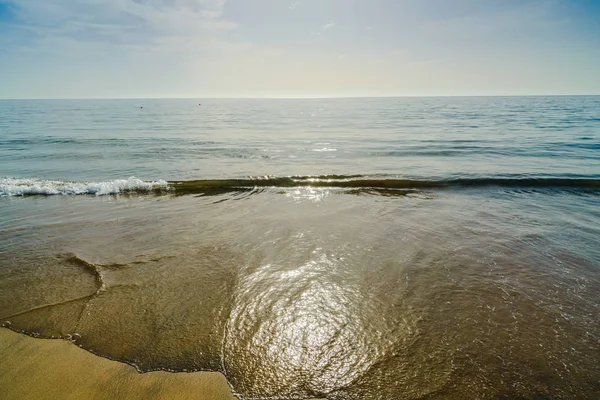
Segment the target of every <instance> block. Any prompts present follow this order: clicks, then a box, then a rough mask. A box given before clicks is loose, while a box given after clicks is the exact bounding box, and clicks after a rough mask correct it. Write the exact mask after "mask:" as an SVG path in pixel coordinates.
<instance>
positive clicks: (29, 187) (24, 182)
mask: <svg viewBox="0 0 600 400" xmlns="http://www.w3.org/2000/svg"><path fill="white" fill-rule="evenodd" d="M167 189H168V184H167V182H166V181H164V180H159V181H142V180H141V179H137V178H135V177H133V176H132V177H131V178H129V179H116V180H113V181H106V182H68V181H50V180H43V179H19V178H0V196H3V197H5V196H33V195H46V196H48V195H57V194H62V195H78V194H93V195H96V196H102V195H108V194H119V193H126V192H133V191H136V192H137V191H152V190H167Z"/></svg>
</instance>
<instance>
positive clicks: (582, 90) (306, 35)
mask: <svg viewBox="0 0 600 400" xmlns="http://www.w3.org/2000/svg"><path fill="white" fill-rule="evenodd" d="M560 94H600V0H298V1H292V0H0V98H171V97H178V98H184V97H193V98H209V97H338V96H339V97H355V96H468V95H560Z"/></svg>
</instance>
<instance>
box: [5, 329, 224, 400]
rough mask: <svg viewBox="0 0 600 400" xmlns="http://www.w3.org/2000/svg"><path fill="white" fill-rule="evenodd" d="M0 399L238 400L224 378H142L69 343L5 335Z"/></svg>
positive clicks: (212, 375)
mask: <svg viewBox="0 0 600 400" xmlns="http://www.w3.org/2000/svg"><path fill="white" fill-rule="evenodd" d="M0 359H1V360H2V362H1V363H0V388H2V390H1V392H0V398H4V399H12V400H19V399H202V400H234V399H235V397H234V396H233V394H232V393H231V390H230V388H229V385H228V384H227V380H226V379H225V377H224V376H223V375H222V374H220V373H218V372H195V373H170V372H149V373H145V374H140V373H138V372H137V371H136V370H135V368H133V367H131V366H129V365H127V364H123V363H120V362H117V361H111V360H108V359H106V358H102V357H98V356H95V355H93V354H91V353H89V352H87V351H85V350H83V349H80V348H79V347H77V346H75V345H74V344H72V343H70V342H68V341H66V340H57V339H55V340H53V339H36V338H32V337H29V336H26V335H22V334H19V333H15V332H13V331H11V330H9V329H0Z"/></svg>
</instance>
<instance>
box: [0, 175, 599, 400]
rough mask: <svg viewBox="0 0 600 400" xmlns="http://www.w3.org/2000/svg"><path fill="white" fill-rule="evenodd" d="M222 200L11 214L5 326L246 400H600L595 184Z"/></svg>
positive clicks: (13, 205)
mask: <svg viewBox="0 0 600 400" xmlns="http://www.w3.org/2000/svg"><path fill="white" fill-rule="evenodd" d="M211 194H212V195H208V194H206V193H203V195H201V196H197V195H191V194H189V195H183V196H177V195H175V194H169V193H166V194H159V195H151V194H150V195H137V194H132V195H129V196H120V197H111V196H106V197H69V196H66V197H65V196H59V197H26V198H4V199H2V202H3V207H2V209H1V210H0V221H2V222H1V225H0V232H1V235H0V251H1V252H2V254H3V257H2V260H1V261H0V321H1V322H3V323H4V324H5V325H10V328H11V329H13V330H17V331H25V332H26V333H28V334H30V335H34V336H40V337H63V338H67V339H70V340H73V341H74V342H75V343H76V344H78V345H80V346H82V347H83V348H85V349H87V350H89V351H91V352H93V353H95V354H98V355H101V356H104V357H108V358H111V359H115V360H120V361H124V362H127V363H130V364H132V365H134V366H136V367H137V368H138V369H139V370H141V371H151V370H160V369H164V370H174V371H196V370H212V371H220V372H223V373H224V374H225V376H226V377H227V379H228V380H229V382H230V383H231V385H232V387H233V389H234V390H235V391H236V392H237V393H238V394H239V395H240V396H241V397H243V398H310V397H327V398H329V399H361V398H372V399H388V398H397V399H417V398H430V399H431V398H444V399H445V398H455V399H462V398H489V399H494V398H515V397H523V398H536V399H537V398H582V399H592V398H595V396H596V394H597V393H598V392H599V391H600V386H599V383H598V382H599V377H600V370H599V368H598V365H597V360H598V359H599V358H600V329H599V325H598V320H600V304H599V303H600V248H598V246H597V239H598V237H599V234H600V231H599V229H598V227H599V226H600V212H599V211H598V210H600V207H598V206H599V205H600V200H599V199H600V197H599V196H598V192H597V190H596V189H593V188H592V189H590V188H588V189H585V190H584V189H569V188H567V189H564V188H514V187H513V188H505V187H483V188H434V189H421V190H406V191H398V190H396V191H392V192H389V191H386V190H383V191H368V190H365V191H359V192H357V191H355V190H352V189H343V188H323V187H294V188H281V187H279V188H268V187H267V188H263V189H261V190H255V191H240V192H230V191H229V192H225V193H216V194H214V193H211ZM382 194H387V195H382ZM390 194H393V195H390Z"/></svg>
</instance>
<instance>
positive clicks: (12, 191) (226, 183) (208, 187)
mask: <svg viewBox="0 0 600 400" xmlns="http://www.w3.org/2000/svg"><path fill="white" fill-rule="evenodd" d="M301 187H310V188H337V189H347V190H349V191H350V192H351V193H356V191H357V190H359V191H360V190H366V191H375V192H378V193H379V192H381V191H386V190H387V191H397V190H435V189H451V188H478V187H479V188H483V187H501V188H513V189H574V190H578V189H584V190H593V191H597V190H600V179H594V178H528V177H525V178H458V179H445V180H444V179H440V180H417V179H397V178H391V177H381V176H377V177H372V176H365V175H320V176H290V177H269V176H266V177H256V178H246V179H205V180H188V181H168V182H167V181H165V180H158V181H142V180H140V179H137V178H135V177H131V178H129V179H118V180H112V181H105V182H69V181H51V180H42V179H17V178H0V196H32V195H82V194H88V195H96V196H100V195H114V194H121V193H144V192H146V193H162V192H168V193H170V194H175V195H186V194H197V195H219V194H225V193H231V192H239V193H244V192H248V191H253V190H255V189H257V188H259V189H260V188H281V189H286V188H301Z"/></svg>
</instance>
